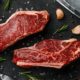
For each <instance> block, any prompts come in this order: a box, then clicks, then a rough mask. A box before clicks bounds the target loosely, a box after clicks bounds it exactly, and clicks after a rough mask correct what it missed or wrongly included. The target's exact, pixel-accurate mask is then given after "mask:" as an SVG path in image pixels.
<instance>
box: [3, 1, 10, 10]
mask: <svg viewBox="0 0 80 80" xmlns="http://www.w3.org/2000/svg"><path fill="white" fill-rule="evenodd" d="M10 1H11V0H3V3H2V8H3V9H4V10H8V9H9V6H10Z"/></svg>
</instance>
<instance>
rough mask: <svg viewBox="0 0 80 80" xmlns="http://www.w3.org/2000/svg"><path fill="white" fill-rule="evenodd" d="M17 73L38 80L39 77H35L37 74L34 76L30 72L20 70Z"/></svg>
mask: <svg viewBox="0 0 80 80" xmlns="http://www.w3.org/2000/svg"><path fill="white" fill-rule="evenodd" d="M19 75H20V76H23V77H26V78H29V79H31V80H40V79H39V78H37V76H34V75H32V74H31V73H28V72H21V73H20V74H19Z"/></svg>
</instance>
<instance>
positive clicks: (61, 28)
mask: <svg viewBox="0 0 80 80" xmlns="http://www.w3.org/2000/svg"><path fill="white" fill-rule="evenodd" d="M67 28H68V25H67V24H64V25H63V26H62V27H60V28H59V29H57V30H56V31H55V32H54V34H56V33H59V32H62V31H65V30H67Z"/></svg>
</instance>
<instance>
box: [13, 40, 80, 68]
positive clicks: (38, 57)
mask: <svg viewBox="0 0 80 80" xmlns="http://www.w3.org/2000/svg"><path fill="white" fill-rule="evenodd" d="M79 57H80V41H77V40H76V39H69V40H55V39H48V40H43V41H41V42H39V43H36V44H34V45H33V46H31V47H25V48H21V49H17V50H15V51H14V58H13V62H14V63H16V65H18V66H20V67H25V68H27V67H33V66H41V67H52V68H62V67H63V66H64V65H67V64H69V63H70V62H72V61H73V60H75V59H77V58H79Z"/></svg>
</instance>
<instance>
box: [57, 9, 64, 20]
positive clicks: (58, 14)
mask: <svg viewBox="0 0 80 80" xmlns="http://www.w3.org/2000/svg"><path fill="white" fill-rule="evenodd" d="M56 16H57V19H58V20H61V19H63V17H64V12H63V10H62V9H59V8H58V9H57V10H56Z"/></svg>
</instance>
